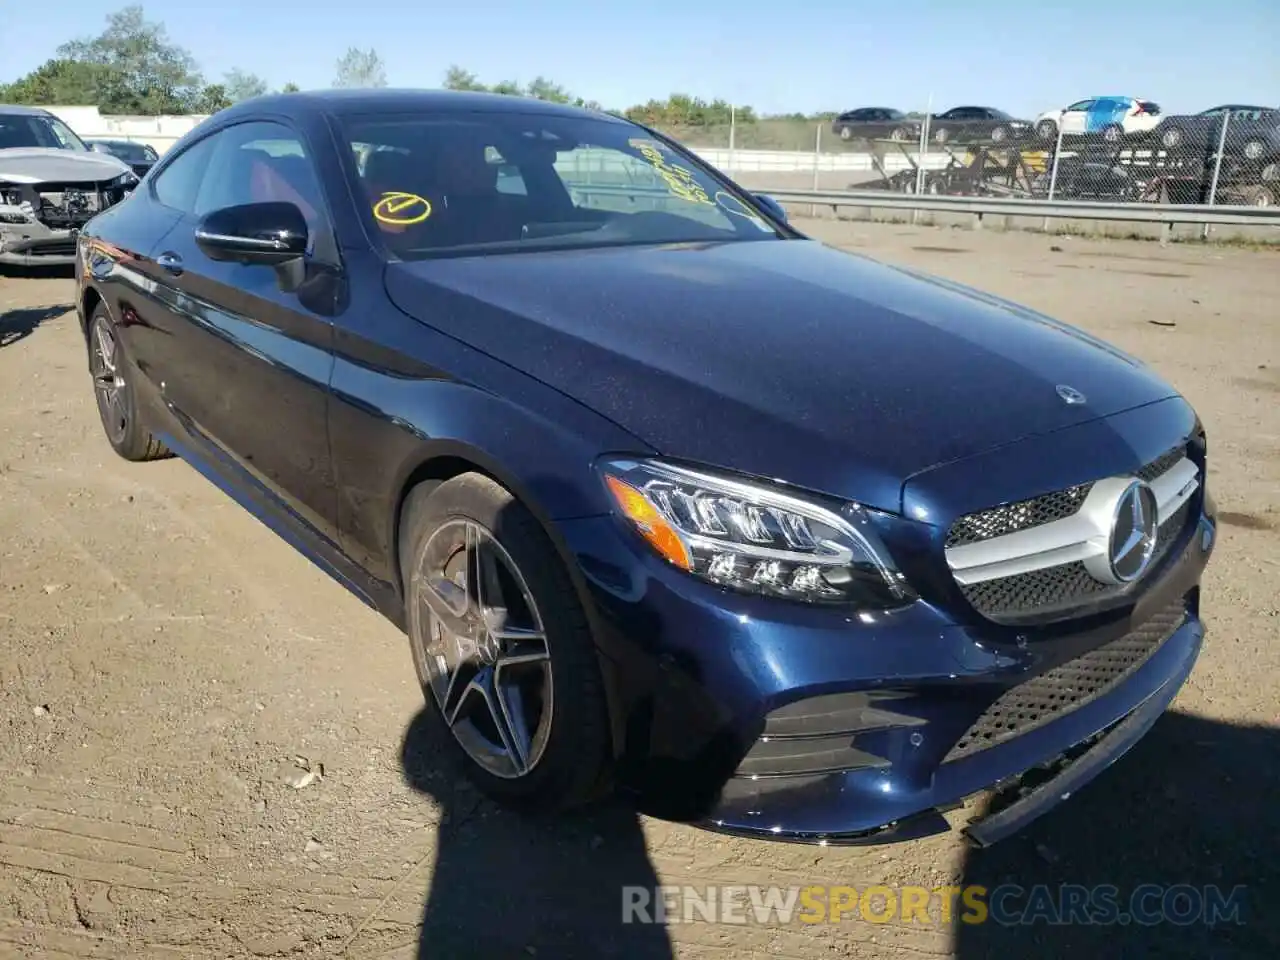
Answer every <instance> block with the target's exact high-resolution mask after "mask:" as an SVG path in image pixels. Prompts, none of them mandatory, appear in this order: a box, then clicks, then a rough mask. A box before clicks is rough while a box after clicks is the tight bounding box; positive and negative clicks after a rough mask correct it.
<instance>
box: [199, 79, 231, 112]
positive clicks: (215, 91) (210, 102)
mask: <svg viewBox="0 0 1280 960" xmlns="http://www.w3.org/2000/svg"><path fill="white" fill-rule="evenodd" d="M231 102H232V101H231V98H230V97H229V96H227V91H226V88H225V87H223V86H222V84H220V83H211V84H209V85H208V86H207V87H205V88H204V89H203V90H201V91H200V96H199V98H197V100H196V102H195V104H194V106H195V112H196V113H217V112H218V111H219V110H225V109H226V108H227V107H229V106H231Z"/></svg>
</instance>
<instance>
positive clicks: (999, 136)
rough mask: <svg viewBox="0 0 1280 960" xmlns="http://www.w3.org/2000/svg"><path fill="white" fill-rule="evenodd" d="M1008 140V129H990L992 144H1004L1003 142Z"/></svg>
mask: <svg viewBox="0 0 1280 960" xmlns="http://www.w3.org/2000/svg"><path fill="white" fill-rule="evenodd" d="M1008 139H1009V128H1008V127H993V128H992V130H991V142H992V143H1004V142H1005V141H1006V140H1008Z"/></svg>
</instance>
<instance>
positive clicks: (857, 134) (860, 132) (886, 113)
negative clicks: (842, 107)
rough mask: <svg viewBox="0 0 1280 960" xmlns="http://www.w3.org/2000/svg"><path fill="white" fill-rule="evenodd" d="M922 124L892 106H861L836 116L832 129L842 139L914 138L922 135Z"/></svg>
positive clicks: (832, 122)
mask: <svg viewBox="0 0 1280 960" xmlns="http://www.w3.org/2000/svg"><path fill="white" fill-rule="evenodd" d="M920 124H921V122H920V121H919V120H917V119H912V118H911V117H908V116H907V115H906V114H905V113H903V112H902V111H901V110H894V109H893V108H892V107H861V108H859V109H857V110H849V111H847V112H845V113H842V114H840V116H838V117H836V118H835V120H833V121H831V130H832V132H834V133H835V134H836V136H838V137H839V138H840V139H841V140H878V139H888V140H913V139H916V138H918V137H919V136H920Z"/></svg>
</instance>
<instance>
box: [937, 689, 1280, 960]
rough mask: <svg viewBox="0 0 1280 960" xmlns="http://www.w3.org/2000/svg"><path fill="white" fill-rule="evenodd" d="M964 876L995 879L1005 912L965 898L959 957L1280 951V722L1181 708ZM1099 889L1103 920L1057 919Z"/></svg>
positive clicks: (992, 894)
mask: <svg viewBox="0 0 1280 960" xmlns="http://www.w3.org/2000/svg"><path fill="white" fill-rule="evenodd" d="M960 884H962V885H970V884H976V885H980V886H982V887H986V888H987V891H988V893H987V895H986V896H987V898H988V905H989V906H990V908H991V913H990V915H989V916H988V917H987V918H986V919H985V920H984V921H983V922H981V923H973V922H965V920H964V915H965V913H966V912H967V913H968V914H969V916H970V917H978V916H979V913H978V912H977V911H966V910H964V909H963V904H958V905H957V908H956V913H955V914H954V915H953V916H954V918H955V955H956V957H958V958H959V960H979V958H987V957H1036V958H1046V960H1053V958H1059V957H1061V958H1079V957H1087V958H1090V960H1095V958H1109V957H1125V958H1129V957H1153V958H1154V957H1159V958H1162V960H1164V958H1171V957H1187V958H1191V957H1196V958H1201V957H1214V958H1237V957H1239V958H1245V957H1250V958H1253V957H1280V912H1277V910H1276V908H1275V905H1274V904H1273V903H1271V902H1269V900H1268V898H1267V894H1268V892H1280V729H1275V728H1269V727H1255V726H1231V725H1228V724H1223V723H1217V722H1213V721H1210V720H1205V719H1202V718H1198V717H1192V716H1188V715H1186V714H1180V713H1170V714H1167V715H1165V716H1164V717H1162V718H1161V720H1160V721H1159V722H1158V723H1157V724H1156V725H1155V727H1153V728H1152V730H1151V732H1150V733H1149V734H1148V735H1147V736H1146V737H1145V738H1144V739H1143V740H1141V741H1140V742H1139V743H1138V744H1137V745H1136V746H1135V747H1134V748H1133V750H1132V751H1131V752H1130V753H1129V754H1127V755H1126V756H1125V757H1123V758H1121V759H1120V760H1119V761H1118V762H1117V763H1116V764H1115V766H1113V767H1112V768H1111V769H1110V770H1108V771H1106V772H1104V773H1103V774H1102V775H1101V776H1100V777H1099V778H1098V779H1097V780H1096V781H1094V782H1093V783H1092V784H1090V785H1089V786H1088V787H1086V788H1085V789H1083V790H1082V791H1081V792H1080V794H1079V795H1078V796H1076V797H1072V798H1070V799H1069V800H1068V801H1067V802H1066V803H1065V804H1063V805H1062V806H1060V807H1058V808H1057V809H1056V810H1054V811H1053V812H1052V813H1051V814H1049V815H1048V816H1046V817H1044V818H1043V819H1041V820H1039V821H1036V822H1034V823H1032V824H1031V825H1030V826H1029V827H1028V828H1027V829H1026V830H1025V831H1024V832H1023V833H1022V834H1020V835H1017V836H1015V837H1012V838H1010V839H1008V840H1006V841H1004V842H1002V843H999V844H997V845H995V846H993V847H991V848H989V849H987V850H973V851H971V852H970V853H969V854H968V856H967V858H966V862H965V864H964V869H963V874H962V878H961V880H960ZM1003 885H1011V886H1003ZM1037 885H1044V886H1045V888H1047V893H1048V894H1050V897H1049V898H1046V897H1045V892H1043V891H1038V890H1037V889H1036V887H1037ZM1144 885H1146V886H1144ZM1179 885H1185V886H1179ZM1002 886H1003V889H1004V890H1005V891H1007V893H1006V894H1004V895H1003V896H1004V897H1005V899H1004V901H1003V903H1002V904H999V905H1000V906H1001V907H1003V909H1000V910H999V913H1000V916H997V904H998V902H999V900H1000V897H1001V896H1002V895H1001V894H999V893H997V890H998V889H1000V888H1002ZM1108 886H1109V887H1112V888H1115V906H1116V909H1114V910H1108V909H1107V906H1106V899H1105V898H1106V897H1107V896H1108V893H1107V892H1106V888H1107V887H1108ZM1068 888H1071V889H1070V890H1068ZM1209 888H1216V890H1217V891H1219V893H1217V894H1215V893H1214V892H1213V891H1212V890H1210V889H1209ZM1081 889H1082V890H1083V891H1084V892H1083V893H1082V892H1081ZM1233 892H1234V896H1235V899H1234V900H1233V899H1231V898H1232V896H1233ZM1085 896H1088V897H1090V898H1100V899H1090V900H1089V901H1088V904H1089V905H1090V906H1091V907H1098V908H1099V910H1100V912H1098V913H1095V914H1093V915H1094V916H1095V917H1097V918H1098V919H1099V920H1101V921H1103V922H1094V923H1086V922H1080V918H1081V917H1082V914H1080V913H1077V914H1076V922H1071V919H1072V918H1071V917H1070V915H1065V916H1062V917H1061V919H1062V921H1063V922H1062V923H1059V924H1052V923H1050V922H1049V919H1050V918H1051V917H1052V916H1053V915H1054V914H1055V913H1063V912H1064V911H1063V910H1062V908H1063V907H1064V906H1065V905H1066V904H1067V903H1069V902H1070V900H1071V899H1072V898H1076V899H1077V900H1083V898H1084V897H1085ZM1215 896H1219V897H1220V901H1219V902H1220V904H1221V905H1222V906H1221V907H1219V909H1218V914H1219V918H1220V922H1219V923H1217V924H1216V925H1210V924H1208V923H1206V922H1205V917H1206V914H1208V913H1210V912H1211V911H1210V910H1209V904H1210V903H1211V901H1212V900H1213V898H1214V897H1215ZM1237 904H1238V905H1239V908H1240V909H1239V911H1238V914H1237V918H1238V922H1232V921H1231V919H1230V917H1231V910H1230V907H1231V906H1234V905H1237ZM1121 914H1124V915H1128V916H1129V917H1130V918H1131V919H1129V921H1128V922H1125V921H1124V920H1123V919H1119V917H1120V915H1121ZM1037 917H1038V918H1039V919H1036V918H1037ZM1011 919H1012V920H1015V921H1016V922H1010V920H1011ZM1143 921H1156V922H1153V923H1146V922H1143Z"/></svg>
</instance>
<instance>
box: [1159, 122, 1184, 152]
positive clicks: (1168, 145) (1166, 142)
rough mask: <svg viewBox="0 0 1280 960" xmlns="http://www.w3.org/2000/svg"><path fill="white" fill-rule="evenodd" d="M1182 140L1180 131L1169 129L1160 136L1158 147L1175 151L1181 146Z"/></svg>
mask: <svg viewBox="0 0 1280 960" xmlns="http://www.w3.org/2000/svg"><path fill="white" fill-rule="evenodd" d="M1184 139H1185V138H1184V137H1183V135H1182V131H1181V130H1179V129H1178V128H1177V127H1170V128H1169V129H1168V130H1166V131H1164V133H1162V134H1160V146H1162V147H1164V148H1165V149H1166V150H1175V149H1177V148H1178V147H1180V146H1182V141H1183V140H1184Z"/></svg>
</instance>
